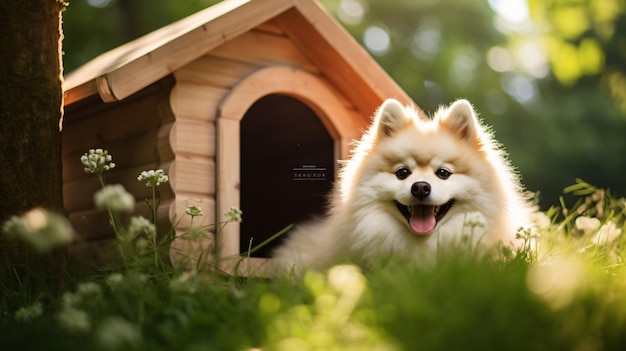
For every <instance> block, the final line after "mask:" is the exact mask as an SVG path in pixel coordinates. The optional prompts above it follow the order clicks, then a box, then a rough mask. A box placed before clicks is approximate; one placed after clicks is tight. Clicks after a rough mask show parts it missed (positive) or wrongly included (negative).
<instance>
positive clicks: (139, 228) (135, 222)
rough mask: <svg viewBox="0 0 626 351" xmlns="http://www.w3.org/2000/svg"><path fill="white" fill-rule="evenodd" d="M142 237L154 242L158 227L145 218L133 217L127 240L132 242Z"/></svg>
mask: <svg viewBox="0 0 626 351" xmlns="http://www.w3.org/2000/svg"><path fill="white" fill-rule="evenodd" d="M142 235H145V236H146V237H147V238H149V239H150V240H152V239H153V238H154V237H156V227H155V226H154V224H152V222H150V221H149V220H147V219H146V218H144V217H141V216H139V217H132V218H131V219H130V224H129V225H128V238H126V240H128V241H132V240H134V239H135V238H137V237H139V236H142Z"/></svg>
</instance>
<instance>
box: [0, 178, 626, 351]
mask: <svg viewBox="0 0 626 351" xmlns="http://www.w3.org/2000/svg"><path fill="white" fill-rule="evenodd" d="M567 191H568V192H571V193H575V195H578V196H579V199H580V201H578V202H577V203H575V204H572V205H570V206H569V209H567V210H565V208H567V206H565V207H563V208H560V209H553V210H551V211H548V215H549V216H551V217H552V218H553V221H552V224H550V225H549V226H547V227H545V228H543V229H541V231H540V238H539V239H538V242H537V243H536V246H533V247H532V249H529V250H528V251H525V252H521V253H518V254H516V255H510V256H509V257H507V258H505V259H494V258H482V259H481V258H476V257H468V255H462V254H454V253H452V254H448V255H445V256H442V257H441V258H440V259H439V261H438V262H437V265H436V266H435V267H431V268H419V267H416V266H415V265H412V264H410V263H407V262H400V261H392V262H389V263H387V264H385V265H384V266H382V267H378V268H375V269H372V270H371V271H369V272H361V271H360V270H359V269H358V268H356V267H354V266H350V265H343V266H338V267H333V268H332V269H331V270H330V271H329V272H324V273H310V274H307V275H306V276H305V277H304V278H303V279H302V280H297V281H296V280H292V279H289V277H284V278H283V279H275V280H253V279H245V278H241V277H223V276H219V275H216V274H215V273H212V272H211V271H210V270H200V271H199V272H198V273H195V274H184V273H182V272H180V271H177V270H176V269H175V268H173V267H169V268H163V267H162V266H160V265H157V266H154V265H150V264H149V263H146V264H137V263H135V264H133V265H126V266H123V267H120V268H119V269H118V270H117V271H106V272H105V271H100V272H95V273H91V274H89V275H87V276H82V277H78V276H74V277H73V278H71V279H69V280H68V281H66V283H65V286H64V287H63V288H59V287H56V286H49V287H48V288H47V289H42V290H41V291H40V292H38V293H35V294H33V293H31V292H30V290H28V291H29V292H28V293H27V292H26V291H24V292H22V291H2V292H1V293H2V295H1V297H0V313H1V315H0V349H2V350H18V349H19V350H40V349H46V350H73V349H80V350H194V351H197V350H198V351H199V350H253V349H255V348H258V349H261V350H623V349H624V347H625V346H626V268H625V266H624V263H623V254H624V251H625V249H624V247H625V246H626V239H625V238H624V235H623V234H620V235H617V236H616V237H615V238H614V239H613V240H612V241H610V242H599V243H595V242H594V240H595V239H594V235H596V234H597V232H598V230H597V229H596V230H595V231H592V232H585V231H584V230H583V229H581V228H582V227H581V224H580V223H579V224H578V225H577V223H576V219H577V218H580V217H590V218H597V219H598V220H599V221H600V223H601V224H603V225H607V224H608V223H613V224H614V227H615V228H617V229H621V230H622V231H623V229H624V208H625V202H624V200H623V199H614V198H613V197H611V195H610V194H608V193H607V192H605V191H603V190H601V189H596V188H593V187H591V186H590V185H588V184H584V183H582V182H580V183H578V184H577V185H575V186H573V187H572V188H569V189H567ZM564 205H565V204H564ZM605 228H606V227H605ZM601 230H602V229H600V231H601ZM148 262H151V261H150V260H148ZM70 268H71V265H70ZM33 279H36V276H34V277H33ZM4 290H6V289H4ZM34 303H38V304H40V307H41V308H42V313H40V314H39V313H36V311H35V312H34V313H32V315H29V313H27V312H28V311H27V310H21V311H20V309H22V308H24V307H29V306H31V305H32V304H34Z"/></svg>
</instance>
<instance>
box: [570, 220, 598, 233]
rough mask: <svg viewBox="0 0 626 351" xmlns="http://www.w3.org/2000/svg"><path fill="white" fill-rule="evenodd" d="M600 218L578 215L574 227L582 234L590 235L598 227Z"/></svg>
mask: <svg viewBox="0 0 626 351" xmlns="http://www.w3.org/2000/svg"><path fill="white" fill-rule="evenodd" d="M600 224H601V223H600V220H599V219H597V218H593V217H586V216H580V217H577V218H576V222H575V225H576V229H578V230H579V231H581V232H582V233H583V234H584V235H591V234H593V233H595V231H596V230H598V228H600Z"/></svg>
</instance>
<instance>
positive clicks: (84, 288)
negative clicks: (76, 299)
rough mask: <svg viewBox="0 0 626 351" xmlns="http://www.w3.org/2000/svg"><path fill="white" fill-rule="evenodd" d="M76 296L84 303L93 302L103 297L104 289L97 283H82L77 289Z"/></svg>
mask: <svg viewBox="0 0 626 351" xmlns="http://www.w3.org/2000/svg"><path fill="white" fill-rule="evenodd" d="M76 294H78V295H79V296H80V297H81V300H82V301H93V300H95V299H98V298H100V297H101V296H102V288H101V287H100V285H99V284H98V283H95V282H82V283H79V284H78V286H77V287H76Z"/></svg>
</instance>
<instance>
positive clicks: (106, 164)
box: [80, 149, 115, 173]
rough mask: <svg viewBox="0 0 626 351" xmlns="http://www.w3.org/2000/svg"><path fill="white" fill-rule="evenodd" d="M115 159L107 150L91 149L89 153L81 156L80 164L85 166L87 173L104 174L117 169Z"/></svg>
mask: <svg viewBox="0 0 626 351" xmlns="http://www.w3.org/2000/svg"><path fill="white" fill-rule="evenodd" d="M112 161H113V157H112V156H111V155H109V152H108V151H107V150H102V149H89V152H87V153H86V154H84V155H83V156H81V158H80V162H82V164H83V166H85V172H86V173H102V172H103V171H108V170H110V169H112V168H115V163H113V162H112Z"/></svg>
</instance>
